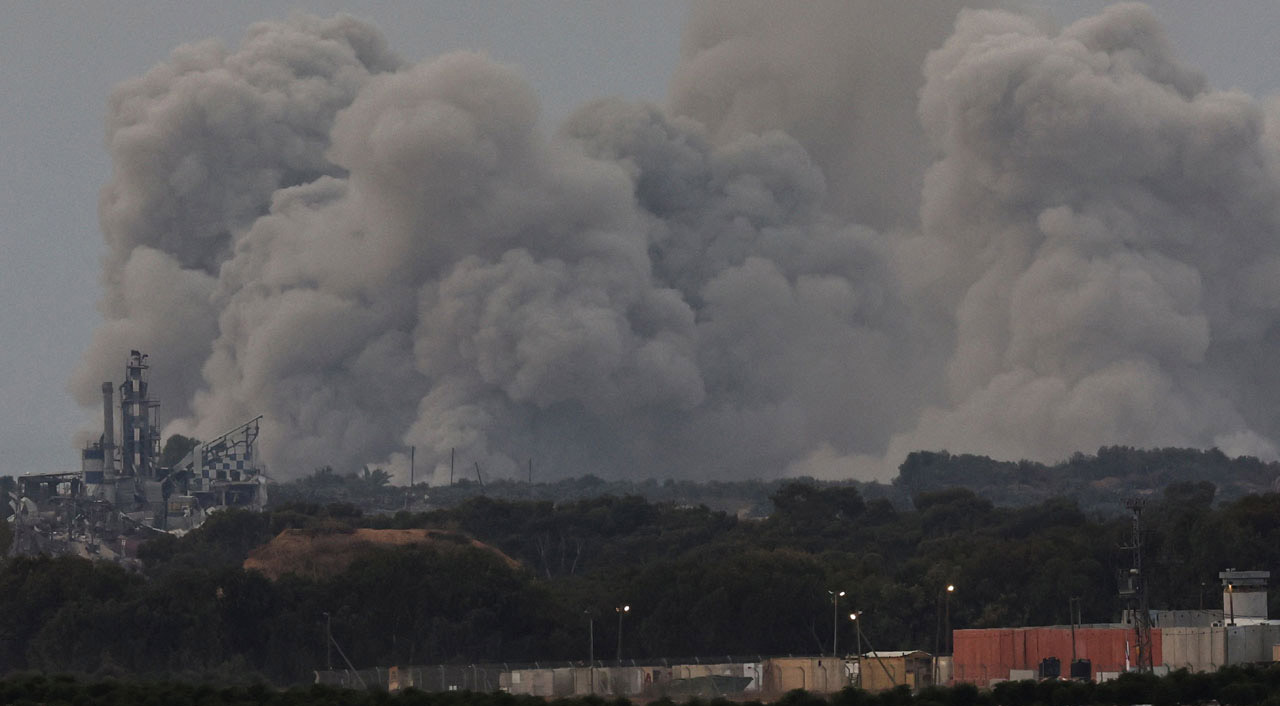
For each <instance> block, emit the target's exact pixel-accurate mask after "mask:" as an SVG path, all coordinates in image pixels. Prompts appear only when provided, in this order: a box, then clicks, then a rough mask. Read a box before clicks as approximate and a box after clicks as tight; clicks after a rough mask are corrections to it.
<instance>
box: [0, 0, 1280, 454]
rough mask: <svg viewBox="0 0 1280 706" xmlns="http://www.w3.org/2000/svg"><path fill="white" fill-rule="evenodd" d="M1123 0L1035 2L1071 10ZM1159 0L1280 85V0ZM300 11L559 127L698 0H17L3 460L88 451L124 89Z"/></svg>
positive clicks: (663, 40) (633, 66) (636, 86)
mask: <svg viewBox="0 0 1280 706" xmlns="http://www.w3.org/2000/svg"><path fill="white" fill-rule="evenodd" d="M886 1H888V0H886ZM1107 4H1109V3H1106V2H1102V1H1098V0H1039V1H1038V2H1036V5H1038V6H1039V7H1040V8H1042V9H1043V10H1044V11H1045V12H1047V13H1049V14H1051V15H1053V16H1055V17H1057V18H1060V19H1062V20H1063V21H1069V20H1071V19H1074V18H1077V17H1080V16H1083V15H1086V14H1091V13H1092V12H1094V11H1096V10H1098V9H1100V8H1102V7H1104V6H1105V5H1107ZM1152 4H1153V6H1154V9H1155V10H1156V12H1157V14H1159V15H1160V16H1161V17H1162V18H1163V19H1164V20H1165V21H1166V23H1167V26H1168V30H1169V33H1170V35H1171V36H1172V37H1173V40H1174V43H1175V44H1176V45H1177V46H1178V48H1179V50H1180V52H1181V53H1182V56H1183V57H1184V59H1185V60H1186V61H1187V62H1188V63H1189V64H1191V65H1193V66H1196V67H1198V68H1200V69H1201V70H1203V71H1204V72H1205V73H1206V74H1207V75H1208V76H1209V78H1210V81H1211V83H1212V84H1213V85H1214V86H1215V87H1240V88H1242V89H1244V90H1246V91H1248V92H1249V93H1252V94H1254V95H1258V96H1270V95H1275V94H1277V93H1280V74H1278V73H1277V72H1276V71H1275V60H1276V57H1277V56H1278V55H1280V3H1277V2H1275V1H1274V0H1216V1H1215V2H1213V3H1205V2H1203V0H1161V1H1160V2H1156V3H1152ZM294 9H300V10H303V11H306V12H310V13H313V14H319V15H328V14H332V13H333V12H337V11H345V12H348V13H350V14H353V15H356V16H358V17H361V18H364V19H367V20H370V21H372V22H373V23H374V24H376V25H377V26H378V27H379V28H381V30H382V31H383V32H384V33H385V34H386V36H387V38H388V41H389V44H390V46H391V48H392V49H393V50H394V51H395V52H397V53H398V54H399V55H400V56H401V57H403V58H404V59H406V60H407V61H410V62H416V61H419V60H423V59H427V58H430V57H432V56H435V55H438V54H441V53H444V52H448V51H451V50H455V49H476V50H481V51H485V52H488V53H489V54H490V55H492V56H493V57H495V58H497V59H499V60H501V61H506V62H510V63H514V64H517V65H519V66H521V67H522V68H523V70H524V71H525V72H526V74H527V76H528V78H529V80H530V82H531V83H532V85H533V87H534V89H535V90H536V91H537V93H538V95H539V98H540V100H541V101H542V108H543V116H544V119H545V121H546V123H547V124H548V125H552V124H554V123H555V122H556V121H558V120H559V118H561V117H563V116H564V115H566V114H567V113H568V112H569V111H570V110H572V109H573V108H574V107H576V106H577V105H579V104H581V103H583V102H585V101H587V100H590V99H592V98H598V97H603V96H609V95H618V96H623V97H626V98H632V99H650V100H655V101H660V100H661V99H662V98H663V96H664V94H665V90H666V81H667V78H668V76H669V75H670V73H671V71H672V69H673V67H674V65H675V63H676V59H677V53H678V46H679V34H680V26H681V22H682V19H683V16H684V12H685V3H683V2H676V1H673V0H664V1H655V0H645V1H644V2H638V1H637V2H629V3H623V2H611V3H600V2H597V3H582V2H538V3H532V2H523V3H517V2H481V1H479V0H468V1H466V2H443V1H435V2H430V3H421V2H382V3H369V4H365V3H351V2H347V3H340V2H254V3H248V2H226V3H200V4H187V3H171V2H134V1H128V0H126V1H122V2H116V3H109V4H108V3H73V2H38V3H37V2H17V1H16V0H0V11H2V12H3V14H2V15H0V16H2V17H3V18H4V21H3V22H0V95H3V96H4V100H3V101H2V102H0V211H2V212H3V218H2V219H0V248H3V253H4V255H3V257H0V296H2V297H3V302H4V306H3V307H0V333H2V335H3V339H2V340H3V345H0V365H3V369H4V370H5V371H6V374H5V375H4V376H3V378H0V379H2V380H3V382H0V395H3V400H4V402H3V404H0V475H17V474H21V473H28V472H43V471H50V470H60V469H71V468H75V467H77V463H78V461H77V454H76V452H75V450H74V449H73V447H72V442H71V439H72V434H73V432H74V431H75V430H76V429H77V428H79V427H82V426H84V425H85V424H86V422H87V421H89V420H91V419H93V418H94V417H95V415H94V414H93V412H92V411H85V410H81V409H79V408H78V407H77V406H76V405H75V404H74V403H73V402H72V400H71V397H70V395H69V394H68V393H67V391H66V390H65V381H66V380H67V378H68V376H69V374H70V372H71V370H72V369H73V368H74V367H75V365H76V363H77V361H78V359H79V356H80V354H81V351H83V350H84V348H85V347H86V345H87V344H88V341H89V338H90V334H91V332H92V330H93V328H94V326H95V325H96V324H97V323H98V321H99V317H98V314H97V312H96V310H95V303H96V301H97V300H98V298H99V291H100V290H99V287H98V258H99V257H100V255H101V254H102V252H103V251H104V247H103V244H102V238H101V235H100V233H99V230H98V225H97V194H98V189H99V187H100V186H101V184H102V183H103V182H104V181H105V180H106V179H107V176H108V174H109V170H110V164H109V163H108V160H107V158H106V153H105V150H104V148H103V145H102V141H103V120H104V114H105V105H106V100H107V95H108V93H109V92H110V90H111V88H112V87H113V86H114V85H115V84H117V83H118V82H120V81H122V80H124V79H127V78H129V77H132V76H136V75H139V74H141V73H143V72H144V71H146V70H147V68H149V67H150V66H152V65H154V64H155V63H157V62H158V61H160V60H162V59H164V58H165V57H166V56H167V55H168V53H169V51H170V50H171V49H172V48H174V47H175V46H177V45H179V44H182V43H185V42H189V41H194V40H197V39H203V38H208V37H218V38H220V39H222V40H223V41H224V42H226V43H228V44H230V45H235V44H236V43H238V42H239V39H240V37H242V36H243V33H244V31H245V29H246V27H247V26H248V25H249V24H251V23H253V22H254V21H257V20H263V19H274V18H279V17H283V16H285V15H287V14H288V13H289V12H290V11H291V10H294ZM174 325H175V326H180V325H181V322H174ZM125 353H126V352H125V351H122V352H121V364H122V365H123V361H124V354H125ZM156 363H157V364H158V365H163V364H164V361H160V360H157V361H156ZM192 374H198V371H192ZM157 392H158V394H159V395H160V397H161V399H162V400H163V396H164V391H163V390H158V391H157ZM161 411H162V412H163V407H162V410H161Z"/></svg>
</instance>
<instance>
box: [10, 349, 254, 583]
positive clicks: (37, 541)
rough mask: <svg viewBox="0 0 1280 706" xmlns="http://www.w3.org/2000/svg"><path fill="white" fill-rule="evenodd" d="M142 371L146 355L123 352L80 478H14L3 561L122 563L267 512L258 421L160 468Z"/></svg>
mask: <svg viewBox="0 0 1280 706" xmlns="http://www.w3.org/2000/svg"><path fill="white" fill-rule="evenodd" d="M149 368H150V365H149V364H148V356H147V355H145V354H143V353H141V352H139V351H136V350H135V351H130V353H129V358H128V361H127V362H126V364H125V373H124V381H123V382H122V383H120V385H119V388H118V389H119V395H120V403H119V407H118V408H117V407H116V405H115V403H114V396H115V390H116V387H115V386H114V385H113V384H112V383H110V382H104V383H102V434H101V436H100V437H99V438H98V440H97V441H94V442H92V443H90V444H88V445H87V446H86V447H85V448H84V450H83V451H82V452H81V462H80V470H79V471H71V472H62V473H35V474H27V475H23V476H19V477H18V478H17V484H16V490H15V491H14V492H13V493H12V498H10V499H9V501H10V503H11V505H12V508H13V515H12V517H11V519H10V522H12V524H13V530H14V542H13V546H12V548H11V549H10V553H11V554H15V555H17V554H27V555H30V554H41V553H43V554H73V555H78V556H82V557H86V558H101V559H107V560H111V561H117V562H122V563H129V562H132V561H135V560H136V549H137V546H138V545H139V544H140V543H141V542H142V541H144V540H146V539H147V538H149V537H152V536H155V535H156V534H157V533H164V532H167V533H171V534H182V533H185V532H187V531H189V530H191V529H194V528H195V527H198V526H200V525H201V524H202V523H203V522H204V521H205V520H206V519H207V518H208V517H209V515H210V514H211V513H214V512H217V511H219V510H222V509H225V508H232V507H235V508H246V509H253V510H262V509H263V507H265V505H266V499H267V486H266V480H267V479H266V475H265V474H264V473H263V471H262V469H261V468H260V467H259V465H258V464H257V463H256V456H255V454H254V444H255V442H256V441H257V438H258V429H259V422H260V421H261V420H262V417H261V416H258V417H255V418H254V419H251V420H249V421H248V422H245V423H244V424H241V425H240V426H238V427H236V428H234V429H232V430H230V431H228V432H226V433H225V434H222V435H220V436H218V437H217V438H215V439H213V440H212V441H209V442H206V443H196V444H195V445H194V446H193V448H192V449H191V450H190V451H189V452H188V453H187V454H186V456H185V457H183V458H182V459H181V460H180V461H178V462H177V463H173V464H169V465H164V464H163V463H162V457H161V451H160V448H161V447H160V419H159V410H160V403H159V401H158V400H157V399H154V398H153V397H151V392H150V390H149V388H148V382H147V377H148V376H147V371H148V369H149ZM117 415H118V418H119V422H120V423H119V427H118V428H119V429H120V434H119V438H118V439H117V435H116V429H117V426H116V419H117Z"/></svg>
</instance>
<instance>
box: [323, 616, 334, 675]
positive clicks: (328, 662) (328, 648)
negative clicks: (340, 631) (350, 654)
mask: <svg viewBox="0 0 1280 706" xmlns="http://www.w3.org/2000/svg"><path fill="white" fill-rule="evenodd" d="M324 663H325V669H328V670H329V671H331V672H332V671H333V616H331V615H329V613H328V611H325V614H324Z"/></svg>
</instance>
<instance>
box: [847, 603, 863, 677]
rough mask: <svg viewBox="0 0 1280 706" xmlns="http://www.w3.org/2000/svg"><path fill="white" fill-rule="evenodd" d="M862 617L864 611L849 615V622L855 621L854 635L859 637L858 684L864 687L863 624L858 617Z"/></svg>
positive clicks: (856, 611)
mask: <svg viewBox="0 0 1280 706" xmlns="http://www.w3.org/2000/svg"><path fill="white" fill-rule="evenodd" d="M860 615H862V611H860V610H855V611H853V612H852V613H850V614H849V620H852V621H853V630H854V634H856V635H857V636H858V638H857V639H858V684H857V686H858V687H859V688H861V687H862V622H861V621H859V620H858V616H860Z"/></svg>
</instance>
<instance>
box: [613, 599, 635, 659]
mask: <svg viewBox="0 0 1280 706" xmlns="http://www.w3.org/2000/svg"><path fill="white" fill-rule="evenodd" d="M614 610H616V611H618V663H619V664H621V663H622V616H623V615H626V614H627V613H629V612H631V606H629V605H620V606H618V607H616V608H614Z"/></svg>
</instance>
